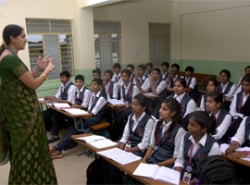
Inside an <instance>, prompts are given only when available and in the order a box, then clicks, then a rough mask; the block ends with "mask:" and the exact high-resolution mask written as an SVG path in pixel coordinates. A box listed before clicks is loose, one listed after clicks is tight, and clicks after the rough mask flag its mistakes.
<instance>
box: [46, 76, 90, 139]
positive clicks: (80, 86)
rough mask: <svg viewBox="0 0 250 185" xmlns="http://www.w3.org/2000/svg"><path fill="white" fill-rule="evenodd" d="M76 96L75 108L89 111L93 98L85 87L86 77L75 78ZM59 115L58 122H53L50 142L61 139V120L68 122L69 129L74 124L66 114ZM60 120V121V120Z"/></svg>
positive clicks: (74, 100)
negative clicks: (91, 98) (90, 100)
mask: <svg viewBox="0 0 250 185" xmlns="http://www.w3.org/2000/svg"><path fill="white" fill-rule="evenodd" d="M75 85H76V88H75V93H74V94H75V95H74V98H73V100H72V102H71V104H72V106H71V107H73V108H81V109H85V110H87V108H88V104H89V99H90V96H91V92H90V91H89V90H88V89H87V88H86V87H85V86H84V76H83V75H76V76H75ZM57 114H59V115H58V116H56V119H57V120H54V121H53V122H52V126H51V130H50V133H51V137H50V138H49V139H48V142H49V143H51V142H54V141H56V140H58V139H59V136H58V134H59V128H60V126H61V125H62V121H61V120H68V125H67V126H68V127H69V126H70V124H73V120H72V118H70V117H68V116H66V115H64V114H60V113H57ZM59 118H60V119H59Z"/></svg>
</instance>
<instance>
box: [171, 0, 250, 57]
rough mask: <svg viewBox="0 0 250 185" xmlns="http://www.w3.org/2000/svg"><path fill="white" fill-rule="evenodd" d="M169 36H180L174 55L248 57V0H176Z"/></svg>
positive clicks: (249, 3)
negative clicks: (171, 33)
mask: <svg viewBox="0 0 250 185" xmlns="http://www.w3.org/2000/svg"><path fill="white" fill-rule="evenodd" d="M175 10H178V11H173V14H174V16H175V21H174V26H173V28H172V29H176V30H179V33H176V35H175V33H173V35H172V37H175V38H178V36H179V38H180V40H179V43H180V44H179V46H180V47H179V51H178V48H177V47H176V48H175V49H176V50H175V55H173V57H174V58H180V59H199V60H200V59H202V60H220V61H249V60H250V52H249V48H250V37H249V33H250V24H249V23H248V22H249V20H248V19H249V17H250V1H241V0H238V1H226V0H221V1H211V0H200V1H194V0H186V1H176V2H175Z"/></svg>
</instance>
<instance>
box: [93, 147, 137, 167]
mask: <svg viewBox="0 0 250 185" xmlns="http://www.w3.org/2000/svg"><path fill="white" fill-rule="evenodd" d="M97 154H98V155H101V156H104V157H106V158H109V159H112V160H113V161H115V162H117V163H119V164H122V165H125V164H128V163H132V162H134V161H138V160H140V159H141V157H139V156H137V155H135V154H133V153H131V152H126V151H124V150H122V149H120V148H111V149H108V150H103V151H100V152H97Z"/></svg>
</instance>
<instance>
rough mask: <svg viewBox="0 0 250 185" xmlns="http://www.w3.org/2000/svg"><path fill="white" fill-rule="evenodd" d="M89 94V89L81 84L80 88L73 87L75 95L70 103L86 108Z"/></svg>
mask: <svg viewBox="0 0 250 185" xmlns="http://www.w3.org/2000/svg"><path fill="white" fill-rule="evenodd" d="M90 96H91V91H90V90H89V89H88V88H87V87H85V86H83V87H82V88H81V89H78V88H75V96H74V98H73V100H72V102H71V103H72V104H76V105H81V107H82V108H84V109H87V108H88V105H89V100H90Z"/></svg>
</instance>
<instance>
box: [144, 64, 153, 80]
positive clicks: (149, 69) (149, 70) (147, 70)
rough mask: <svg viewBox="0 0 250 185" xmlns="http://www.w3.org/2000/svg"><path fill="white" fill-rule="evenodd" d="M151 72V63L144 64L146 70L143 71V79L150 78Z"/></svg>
mask: <svg viewBox="0 0 250 185" xmlns="http://www.w3.org/2000/svg"><path fill="white" fill-rule="evenodd" d="M152 70H153V63H151V62H149V63H147V64H146V70H145V74H144V76H145V79H146V78H148V77H150V76H151V72H152Z"/></svg>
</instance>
